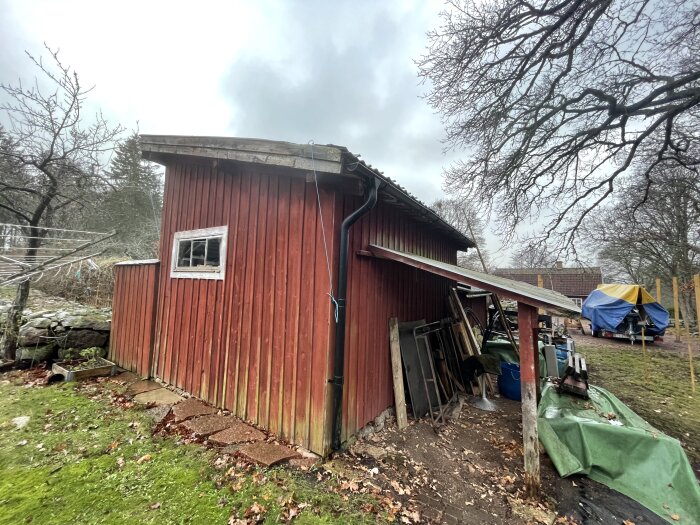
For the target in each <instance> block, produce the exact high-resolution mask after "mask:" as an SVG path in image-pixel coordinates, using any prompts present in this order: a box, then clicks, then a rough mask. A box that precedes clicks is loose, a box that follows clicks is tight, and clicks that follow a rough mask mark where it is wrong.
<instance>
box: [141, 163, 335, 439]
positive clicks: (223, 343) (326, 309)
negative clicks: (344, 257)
mask: <svg viewBox="0 0 700 525" xmlns="http://www.w3.org/2000/svg"><path fill="white" fill-rule="evenodd" d="M320 195H321V202H322V207H323V213H324V220H325V226H326V240H327V242H328V243H329V248H330V249H332V248H333V246H334V242H335V240H334V239H335V236H336V233H335V230H336V229H337V228H336V227H335V226H334V206H335V200H336V196H335V193H334V192H333V191H331V190H328V189H323V188H321V190H320ZM222 225H228V227H229V238H228V250H227V251H228V253H227V256H226V277H225V279H224V280H223V281H215V280H199V279H172V278H171V277H170V266H171V251H172V238H173V234H174V233H175V232H177V231H182V230H191V229H198V228H207V227H214V226H222ZM322 246H323V234H322V230H321V226H320V220H318V205H317V198H316V190H315V187H314V186H313V185H312V184H309V183H307V182H306V181H305V179H304V178H303V177H300V176H298V175H290V174H288V173H287V174H285V173H282V172H280V171H279V170H278V171H273V170H265V169H263V168H259V167H254V166H243V165H233V164H227V165H226V166H225V167H222V166H214V165H213V164H190V163H187V162H175V163H173V164H172V165H170V166H168V167H167V175H166V189H165V200H164V211H163V226H162V235H161V258H162V267H163V271H162V273H161V276H160V281H159V292H158V295H159V304H158V329H157V334H158V335H157V340H156V345H155V352H154V374H155V375H156V376H158V377H160V378H162V379H163V380H165V381H166V382H168V383H170V384H173V385H175V386H178V387H180V388H183V389H185V390H187V391H189V392H191V393H192V394H194V395H196V396H197V397H200V398H202V399H204V400H206V401H208V402H210V403H213V404H215V405H217V406H220V407H224V408H227V409H230V410H232V411H233V412H234V413H235V414H237V415H239V416H240V417H243V418H245V419H247V420H249V421H251V422H253V423H256V424H258V425H260V426H261V427H263V428H268V429H270V430H272V431H274V432H275V433H278V434H280V435H281V436H282V437H283V438H285V439H289V440H290V441H294V442H297V443H300V444H303V445H305V446H307V447H309V448H311V449H312V450H316V451H325V448H326V443H325V439H326V438H325V423H324V421H325V418H326V391H327V379H328V378H327V374H326V370H327V369H328V367H329V347H330V346H329V345H330V333H331V320H332V317H331V316H332V312H331V305H330V300H329V297H328V291H329V289H330V284H329V280H328V271H327V267H326V262H325V256H324V253H323V249H322Z"/></svg>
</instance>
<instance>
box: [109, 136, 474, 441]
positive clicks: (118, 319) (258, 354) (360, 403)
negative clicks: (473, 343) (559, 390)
mask: <svg viewBox="0 0 700 525" xmlns="http://www.w3.org/2000/svg"><path fill="white" fill-rule="evenodd" d="M141 147H142V149H143V154H144V157H145V158H147V159H149V160H152V161H156V162H159V163H161V164H163V165H164V166H165V168H166V175H165V196H164V208H163V219H162V228H161V241H160V243H161V244H160V254H161V257H160V263H159V270H158V271H150V272H146V271H144V270H143V269H140V268H139V265H138V264H133V263H130V264H128V265H124V266H120V267H119V269H118V271H117V287H116V291H117V294H116V296H115V308H114V323H113V325H114V326H113V332H114V333H113V341H114V342H113V344H112V349H113V351H112V355H113V357H115V358H116V359H117V360H119V355H120V354H124V353H125V352H126V348H124V349H122V348H121V346H120V345H124V346H125V347H126V346H128V347H129V351H128V354H129V358H128V363H127V364H128V365H129V367H130V368H132V369H134V370H135V371H137V372H139V373H140V374H141V375H143V376H154V377H157V378H160V379H162V380H163V381H164V382H166V383H168V384H171V385H174V386H176V387H179V388H181V389H183V390H185V391H187V392H189V393H191V394H193V395H195V396H196V397H199V398H201V399H203V400H205V401H208V402H210V403H212V404H214V405H216V406H219V407H222V408H226V409H229V410H231V411H232V412H234V413H235V414H237V415H238V416H240V417H242V418H244V419H246V420H248V421H251V422H253V423H255V424H257V425H259V426H261V427H263V428H266V429H269V430H270V431H272V432H274V433H277V434H279V435H280V436H281V437H283V438H284V439H288V440H289V441H292V442H295V443H299V444H301V445H304V446H305V447H307V448H309V449H310V450H312V451H314V452H317V453H321V454H325V453H327V452H328V451H329V450H330V447H331V430H332V428H333V421H332V418H333V414H334V410H333V396H334V392H335V393H339V392H342V410H338V411H337V413H339V414H342V421H341V423H342V434H341V436H340V437H341V440H345V438H346V437H347V436H349V435H352V434H353V433H354V432H355V431H356V430H357V429H359V428H361V427H363V426H364V425H365V424H367V423H368V422H369V421H371V420H373V419H374V418H375V417H376V416H377V415H378V414H379V413H381V412H382V411H383V410H385V409H386V408H387V407H389V406H391V405H393V390H392V374H391V363H390V357H389V352H388V340H389V336H388V325H387V320H388V319H389V317H398V318H400V319H422V318H425V319H438V318H440V317H441V316H442V315H443V314H444V304H445V298H446V297H447V294H448V287H449V284H450V281H448V280H446V279H444V278H441V277H438V276H435V275H432V274H429V273H425V272H421V271H419V270H417V269H414V268H410V267H408V266H405V265H400V264H393V263H388V264H387V263H383V264H377V261H376V260H375V259H372V258H371V257H369V256H368V255H369V252H368V251H367V250H368V247H369V246H370V245H371V244H380V245H382V246H386V247H388V248H394V249H397V250H401V251H408V252H410V253H415V254H419V255H423V256H425V257H429V258H431V259H436V260H438V261H444V262H447V263H455V262H456V258H457V251H458V250H466V249H467V248H469V247H470V246H472V243H471V241H470V240H469V239H467V238H466V237H465V236H464V235H462V234H461V233H460V232H458V231H457V230H455V229H453V228H452V227H451V226H449V225H448V224H447V223H445V222H444V221H443V220H442V219H440V218H439V217H438V216H437V215H436V214H435V213H434V212H433V211H432V210H430V209H429V208H427V207H426V206H425V205H423V204H422V203H420V202H419V201H417V200H416V199H415V198H413V197H412V196H411V195H409V194H408V193H407V192H406V191H405V190H404V189H403V188H401V187H400V186H398V185H397V184H395V183H394V182H392V181H391V180H390V179H388V178H386V177H384V176H382V175H381V174H380V173H379V172H377V171H376V170H374V169H372V168H371V167H369V166H367V165H366V164H364V163H363V162H362V161H360V160H359V159H358V158H357V156H355V155H353V154H352V153H350V152H349V151H348V150H347V149H346V148H343V147H338V146H320V145H313V144H303V145H300V144H290V143H286V142H276V141H267V140H252V139H234V138H212V137H176V136H153V135H143V136H141ZM373 199H376V203H373V202H371V201H372V200H373ZM363 205H364V212H365V213H366V214H364V215H361V216H356V217H355V219H356V221H357V222H356V223H355V224H354V225H353V226H352V227H349V228H348V229H347V232H348V250H347V258H346V259H347V266H346V269H347V293H346V294H343V293H339V284H340V285H342V283H339V279H338V277H339V276H338V273H339V270H340V271H343V268H342V267H343V266H344V265H341V264H340V258H341V232H342V229H343V228H342V223H343V221H344V220H345V219H346V218H347V217H348V216H352V214H353V212H356V210H358V209H359V208H361V207H363ZM144 266H153V267H154V266H158V263H157V262H153V261H146V262H144ZM137 271H139V272H141V274H139V275H136V273H135V272H137ZM140 275H148V276H149V279H150V280H146V279H145V278H144V279H142V278H141V276H140ZM156 278H157V281H156ZM127 281H128V285H127ZM149 287H150V288H151V289H150V290H149V289H147V288H149ZM153 295H155V298H156V299H155V301H151V303H152V304H153V307H152V308H153V314H152V315H151V313H150V312H146V311H144V310H147V309H148V308H149V305H148V304H147V301H146V300H145V298H146V297H151V296H153ZM343 298H346V302H344V301H343V300H342V299H343ZM338 303H340V304H338ZM344 303H345V304H346V305H347V312H344V308H343V306H345V304H344ZM135 304H137V305H138V308H135V307H134V305H135ZM121 305H123V307H122V306H121ZM344 314H345V315H346V322H345V327H346V329H345V337H344V359H343V365H344V366H342V367H339V368H338V370H334V368H333V365H334V356H335V355H336V352H337V350H338V349H337V346H338V345H336V344H335V339H336V329H337V326H338V325H339V324H340V322H342V319H339V323H336V316H338V317H339V318H342V317H343V315H344ZM130 316H131V319H130V318H129V317H130ZM151 318H152V319H154V322H153V323H146V322H144V319H151ZM151 329H152V335H149V334H148V333H147V332H148V331H149V330H151ZM144 332H146V333H144ZM151 339H152V340H153V344H152V345H151V344H150V341H151ZM134 343H136V347H137V348H138V349H139V350H137V351H135V350H134V348H135V347H134ZM151 349H152V353H151ZM136 353H138V355H136ZM122 361H124V360H122ZM120 364H123V363H120Z"/></svg>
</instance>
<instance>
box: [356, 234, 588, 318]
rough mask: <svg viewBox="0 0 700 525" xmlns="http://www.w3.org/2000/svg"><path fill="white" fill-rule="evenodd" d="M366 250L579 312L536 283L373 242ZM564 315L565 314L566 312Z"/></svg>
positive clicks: (505, 294) (519, 297)
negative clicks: (474, 269) (515, 279)
mask: <svg viewBox="0 0 700 525" xmlns="http://www.w3.org/2000/svg"><path fill="white" fill-rule="evenodd" d="M369 250H370V251H371V252H372V253H373V254H374V255H375V256H376V257H380V258H382V259H388V260H390V261H396V262H400V263H403V264H406V265H408V266H413V267H414V268H418V269H419V270H424V271H426V272H430V273H432V274H435V275H440V276H442V277H445V278H447V279H451V280H453V281H457V282H460V283H464V284H468V285H471V286H476V287H477V288H480V289H482V290H485V291H487V292H493V293H498V294H500V295H502V296H503V297H506V298H508V299H512V300H513V301H517V302H523V303H525V304H530V305H532V306H537V307H539V308H544V309H546V310H553V311H556V312H566V313H568V312H572V313H576V314H580V313H581V309H580V308H578V307H577V306H576V305H575V304H574V302H573V301H572V300H571V299H569V298H568V297H566V296H564V295H562V294H560V293H558V292H553V291H551V290H547V289H546V288H543V289H538V288H537V287H536V286H532V285H529V284H527V283H521V282H517V281H513V280H511V279H507V278H505V277H498V276H495V275H489V274H485V273H481V272H475V271H473V270H468V269H466V268H460V267H458V266H455V265H454V264H449V263H445V262H441V261H436V260H434V259H430V258H428V257H422V256H420V255H415V254H409V253H404V252H400V251H396V250H392V249H390V248H385V247H383V246H378V245H376V244H370V245H369ZM565 315H566V314H565Z"/></svg>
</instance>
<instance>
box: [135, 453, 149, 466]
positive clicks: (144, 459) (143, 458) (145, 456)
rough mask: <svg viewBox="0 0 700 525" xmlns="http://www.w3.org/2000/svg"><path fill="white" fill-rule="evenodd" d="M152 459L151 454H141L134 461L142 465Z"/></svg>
mask: <svg viewBox="0 0 700 525" xmlns="http://www.w3.org/2000/svg"><path fill="white" fill-rule="evenodd" d="M152 459H153V456H151V455H150V454H146V455H144V456H141V457H140V458H139V459H137V460H136V463H137V464H138V465H143V464H144V463H146V462H148V461H151V460H152Z"/></svg>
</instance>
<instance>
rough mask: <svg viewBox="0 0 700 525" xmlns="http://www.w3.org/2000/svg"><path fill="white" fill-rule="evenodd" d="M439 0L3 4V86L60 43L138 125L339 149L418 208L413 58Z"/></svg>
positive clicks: (435, 163)
mask: <svg viewBox="0 0 700 525" xmlns="http://www.w3.org/2000/svg"><path fill="white" fill-rule="evenodd" d="M441 9H442V3H441V2H439V1H429V2H426V1H417V0H416V1H407V2H403V3H398V2H378V1H369V0H364V1H363V0H360V1H357V0H356V1H347V2H327V1H320V0H319V1H316V0H314V1H301V0H299V1H288V2H281V1H279V2H274V1H256V2H247V3H242V2H241V3H238V2H232V1H226V2H224V1H221V2H207V1H200V2H191V1H190V2H178V1H167V2H166V1H162V2H161V1H145V0H142V1H141V2H134V1H120V2H110V3H107V2H95V1H94V0H93V1H82V0H65V1H60V2H59V1H56V0H53V1H51V0H47V1H35V0H16V1H14V0H0V13H1V14H0V49H2V52H0V82H3V83H8V82H10V83H13V82H16V80H17V79H18V78H20V77H21V78H22V79H31V78H33V76H34V71H33V69H32V66H31V64H30V63H29V62H28V60H27V58H26V56H25V54H24V53H25V50H27V51H29V52H31V53H33V54H37V55H38V54H40V53H41V52H42V47H43V43H44V42H46V44H48V45H49V46H50V47H52V48H58V49H60V55H61V57H62V60H63V61H64V62H65V63H66V64H70V65H71V66H72V67H73V68H74V69H75V70H76V71H77V72H78V73H79V74H80V76H81V78H82V80H83V83H84V84H86V85H95V90H94V92H93V93H92V97H91V100H92V101H93V102H94V103H95V104H96V106H99V107H100V108H101V109H102V111H103V112H104V114H105V115H106V116H107V117H108V118H109V119H110V120H111V121H113V122H119V123H121V124H123V125H124V126H126V127H127V128H131V129H134V128H136V126H137V125H138V128H139V129H140V131H141V132H143V133H162V134H188V135H224V136H243V137H258V138H269V139H277V140H289V141H293V142H308V141H310V140H313V141H315V142H316V143H318V144H328V143H332V144H339V145H343V146H347V147H348V148H349V149H350V150H351V151H353V152H355V153H359V154H361V155H362V157H363V158H364V159H365V160H366V161H367V162H369V163H371V164H373V165H374V166H376V167H377V168H379V169H380V170H382V171H384V172H385V174H387V175H388V176H390V177H392V178H394V179H397V180H398V181H399V182H400V183H401V184H403V185H404V186H406V187H407V188H408V189H409V190H410V191H411V192H413V193H414V194H415V195H416V196H417V197H419V198H420V199H421V200H423V201H425V202H432V201H433V200H434V199H436V198H438V197H440V196H441V194H442V191H441V183H442V176H441V170H442V167H443V166H445V165H447V164H448V163H449V162H450V160H451V159H454V158H456V157H457V154H456V153H449V154H447V155H446V154H445V153H444V152H443V145H442V143H441V139H442V137H443V130H442V126H441V123H440V119H439V117H438V116H437V115H435V114H434V113H433V111H432V110H431V109H430V108H429V107H428V106H427V104H426V103H425V101H424V100H423V99H421V93H422V92H423V91H424V90H425V87H424V86H421V85H420V83H419V79H418V77H417V74H416V67H415V65H414V63H413V60H414V59H416V58H418V57H419V56H420V55H421V53H423V52H424V50H425V46H426V42H427V41H426V36H425V34H426V32H427V31H428V30H429V29H431V28H433V27H435V26H436V25H437V24H438V23H439V16H438V14H439V12H440V10H441Z"/></svg>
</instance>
